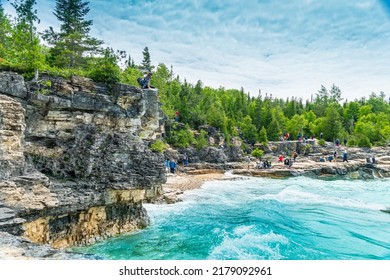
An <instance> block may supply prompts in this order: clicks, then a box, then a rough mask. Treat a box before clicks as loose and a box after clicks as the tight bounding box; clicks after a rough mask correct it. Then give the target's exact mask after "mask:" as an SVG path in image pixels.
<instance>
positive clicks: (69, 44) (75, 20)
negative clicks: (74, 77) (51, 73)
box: [43, 0, 103, 68]
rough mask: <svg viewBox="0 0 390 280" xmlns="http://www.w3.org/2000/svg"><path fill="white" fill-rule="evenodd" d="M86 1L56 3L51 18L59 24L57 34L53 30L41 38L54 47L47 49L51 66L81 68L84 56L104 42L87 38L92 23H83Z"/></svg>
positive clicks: (86, 10) (61, 1)
mask: <svg viewBox="0 0 390 280" xmlns="http://www.w3.org/2000/svg"><path fill="white" fill-rule="evenodd" d="M88 4H89V2H85V1H82V0H72V1H68V0H56V6H55V10H54V15H55V16H56V17H57V19H58V21H59V22H60V31H59V32H55V31H54V29H53V28H52V27H50V28H49V29H48V30H46V31H45V32H44V36H43V38H44V39H45V40H46V41H47V42H48V43H49V44H51V45H53V46H54V47H53V48H51V49H50V60H49V61H50V63H51V65H54V66H58V67H66V68H84V67H86V65H87V62H86V58H85V56H84V54H86V53H89V54H92V53H95V52H96V51H98V49H99V47H100V45H101V44H102V43H103V41H101V40H98V39H96V38H93V37H91V36H90V35H89V32H90V29H91V25H92V20H86V19H85V17H86V15H87V14H88V12H89V10H90V9H89V7H88Z"/></svg>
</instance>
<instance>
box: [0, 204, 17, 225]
mask: <svg viewBox="0 0 390 280" xmlns="http://www.w3.org/2000/svg"><path fill="white" fill-rule="evenodd" d="M13 218H15V211H13V210H12V209H9V208H6V207H1V206H0V222H5V221H8V220H10V219H13Z"/></svg>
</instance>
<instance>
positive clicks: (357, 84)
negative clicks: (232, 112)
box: [38, 0, 390, 99]
mask: <svg viewBox="0 0 390 280" xmlns="http://www.w3.org/2000/svg"><path fill="white" fill-rule="evenodd" d="M53 2H54V1H48V0H42V1H38V5H39V6H38V11H39V17H40V18H41V21H42V24H43V25H44V26H45V25H46V26H49V25H52V26H55V24H57V25H58V23H56V19H55V17H54V16H53V15H52V12H51V10H52V9H53V7H54V3H53ZM89 5H90V8H91V11H90V13H89V15H88V17H89V18H91V19H93V21H94V25H93V28H92V34H93V35H94V36H96V37H98V38H100V39H103V40H104V41H105V43H106V44H107V45H109V46H112V47H114V48H116V49H121V50H126V51H127V52H128V53H130V54H131V55H132V57H133V58H134V59H135V61H136V63H140V62H141V61H142V50H143V48H144V47H145V46H148V47H149V50H150V54H151V59H152V62H153V63H155V64H156V65H157V64H158V63H165V64H166V65H167V66H170V65H173V67H174V71H175V72H176V73H177V74H179V75H180V77H186V78H187V80H188V81H190V82H192V83H196V81H197V80H199V79H200V80H202V81H203V83H204V84H205V85H209V86H213V87H219V86H224V87H225V88H240V87H241V86H243V87H244V89H245V90H247V91H250V92H251V93H252V94H254V93H257V92H258V90H259V89H261V90H262V92H268V93H272V94H273V96H277V97H289V96H292V95H294V96H301V97H303V98H304V99H305V98H308V97H309V96H310V95H311V94H312V93H315V92H317V90H318V89H319V88H320V86H321V84H323V85H325V86H327V87H330V86H331V85H332V84H333V83H335V84H336V85H337V86H339V87H340V88H341V90H342V91H343V95H344V96H348V98H353V97H358V96H363V95H366V96H367V95H368V94H370V93H371V92H372V91H377V92H378V91H380V90H383V91H385V92H386V91H387V92H388V91H389V90H390V79H388V77H387V75H386V73H387V68H388V65H389V62H390V49H389V48H388V46H389V44H390V18H389V12H390V9H386V8H385V7H387V8H389V7H390V4H389V1H379V0H348V1H338V0H328V1H311V0H290V1H284V0H276V1H275V0H273V1H270V0H247V1H245V2H242V1H241V0H226V1H222V0H219V1H210V0H195V1H189V0H176V1H164V0H147V1H145V0H143V1H135V0H133V1H125V0H118V1H115V4H113V3H112V2H110V1H103V0H96V1H90V4H89ZM42 10H43V11H44V12H41V11H42Z"/></svg>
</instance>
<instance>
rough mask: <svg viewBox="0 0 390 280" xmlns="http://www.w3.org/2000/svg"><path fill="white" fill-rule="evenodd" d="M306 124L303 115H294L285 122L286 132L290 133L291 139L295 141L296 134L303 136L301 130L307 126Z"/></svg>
mask: <svg viewBox="0 0 390 280" xmlns="http://www.w3.org/2000/svg"><path fill="white" fill-rule="evenodd" d="M307 124H308V122H307V120H306V118H305V117H304V116H303V115H297V114H296V115H294V116H293V117H292V118H291V119H290V120H288V121H287V126H286V130H287V131H288V132H289V133H290V136H291V139H297V137H298V134H300V135H301V136H303V129H304V128H305V127H306V126H307Z"/></svg>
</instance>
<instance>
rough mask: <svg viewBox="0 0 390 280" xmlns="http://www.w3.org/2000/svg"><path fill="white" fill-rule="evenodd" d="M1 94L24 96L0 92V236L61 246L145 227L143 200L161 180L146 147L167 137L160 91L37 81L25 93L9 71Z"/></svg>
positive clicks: (159, 165) (159, 160) (0, 80)
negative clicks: (4, 234)
mask: <svg viewBox="0 0 390 280" xmlns="http://www.w3.org/2000/svg"><path fill="white" fill-rule="evenodd" d="M13 81H15V85H14V84H12V82H13ZM0 88H2V90H1V91H4V93H6V94H7V95H9V96H16V97H23V98H24V100H23V102H22V103H20V102H18V100H19V99H13V98H10V97H9V96H4V95H0V167H1V169H0V205H1V206H0V231H1V230H3V231H7V232H9V233H12V234H19V235H24V236H26V237H28V238H29V239H30V240H33V241H34V242H36V243H48V244H51V245H52V246H54V247H67V246H73V245H77V244H90V243H93V242H96V241H97V240H101V239H103V238H107V237H109V236H114V235H116V234H120V233H123V232H128V231H132V230H135V229H138V228H142V227H145V226H147V225H148V224H149V218H148V216H147V213H146V211H145V209H144V208H143V206H142V204H141V203H142V201H143V200H151V199H153V197H155V196H157V195H159V193H160V192H161V185H162V183H164V182H165V181H166V177H165V166H164V158H163V156H162V155H160V154H158V153H153V152H151V151H150V150H149V149H148V145H149V143H150V141H151V140H153V139H156V137H159V136H160V135H162V134H163V133H164V119H165V118H166V117H165V115H164V114H163V113H162V111H161V109H160V105H159V101H158V92H157V91H151V92H143V91H142V90H140V89H138V88H136V87H132V86H126V85H121V84H118V85H116V86H113V87H112V90H111V91H108V88H107V87H106V86H104V85H101V84H95V83H93V82H92V81H91V80H89V79H84V78H80V77H72V78H71V79H70V80H67V79H63V78H53V77H45V76H42V81H40V82H39V83H28V87H27V88H28V89H30V91H29V92H26V86H25V85H24V82H23V79H22V78H21V77H20V76H18V75H14V74H10V73H1V76H0ZM23 107H24V108H23ZM25 159H26V160H25Z"/></svg>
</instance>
